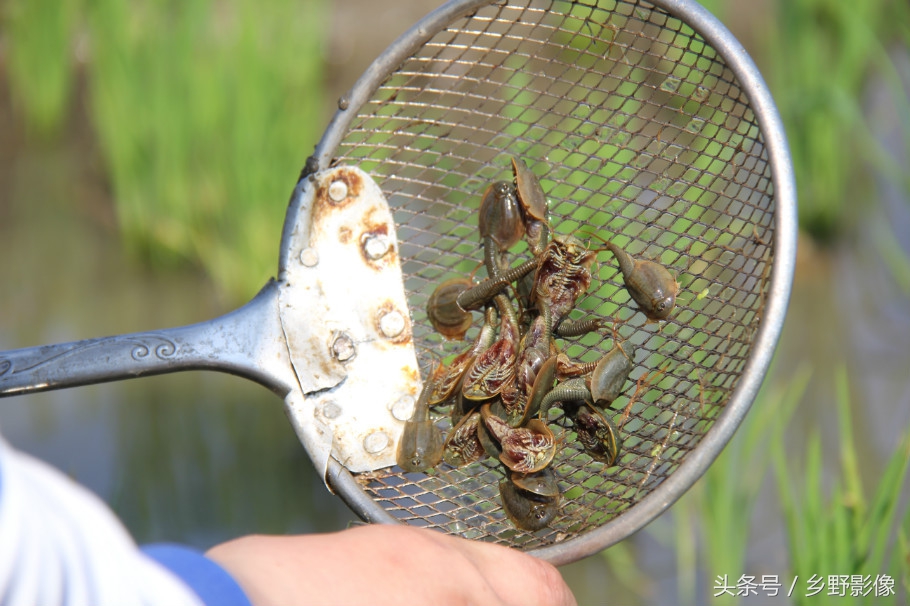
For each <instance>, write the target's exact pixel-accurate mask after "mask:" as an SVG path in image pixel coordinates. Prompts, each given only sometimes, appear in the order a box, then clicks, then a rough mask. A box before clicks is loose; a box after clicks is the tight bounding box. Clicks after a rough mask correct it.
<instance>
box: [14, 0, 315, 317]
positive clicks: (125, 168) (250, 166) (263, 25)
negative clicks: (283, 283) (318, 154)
mask: <svg viewBox="0 0 910 606" xmlns="http://www.w3.org/2000/svg"><path fill="white" fill-rule="evenodd" d="M325 11H326V9H325V3H324V2H323V1H322V0H275V1H273V2H270V3H268V4H267V5H261V4H260V3H258V2H255V1H254V0H183V1H181V2H161V1H154V0H138V1H135V2H123V1H122V0H38V1H33V0H11V1H10V2H8V3H7V5H6V7H5V10H4V12H3V14H2V27H3V29H4V30H5V31H7V32H8V38H7V44H8V48H7V56H8V64H9V80H10V86H11V88H12V93H13V95H14V98H15V99H16V101H17V105H18V107H19V108H20V109H21V111H22V113H23V115H24V117H25V119H26V121H27V123H28V125H29V129H30V131H31V132H34V133H37V134H38V135H39V136H43V137H50V136H52V135H53V134H54V131H55V130H57V129H59V128H60V127H61V125H62V124H63V122H64V118H65V117H66V115H67V111H68V109H69V107H70V104H71V102H72V98H73V96H74V86H73V84H74V82H75V81H76V80H77V77H78V76H83V75H84V78H85V82H86V84H87V93H88V95H87V96H88V102H89V113H90V115H91V119H92V124H93V127H94V130H95V132H96V134H97V137H98V141H99V145H100V149H101V153H102V156H103V161H104V164H105V167H106V169H107V177H108V179H109V182H110V187H111V189H112V190H113V197H114V200H115V204H116V213H117V219H118V222H119V226H120V228H121V233H122V236H123V239H124V242H125V243H126V246H127V247H128V249H129V250H130V251H132V252H133V253H134V254H136V255H138V256H139V257H140V258H143V259H145V260H147V261H150V262H152V263H154V264H159V265H164V266H168V265H172V264H174V263H182V262H186V261H190V262H193V263H197V264H201V266H202V267H203V268H204V269H205V271H206V272H208V273H209V274H210V275H211V276H212V277H213V278H214V280H215V281H216V283H218V284H219V285H220V287H221V288H222V289H224V291H225V292H226V293H227V294H228V296H230V297H231V298H233V299H245V298H249V297H250V296H252V295H253V294H255V292H256V290H257V289H258V288H259V287H260V286H261V285H262V284H264V283H265V281H266V279H267V278H268V277H269V276H270V275H273V274H274V273H275V271H276V265H277V256H278V255H277V253H278V237H279V235H280V234H281V225H282V223H283V219H284V210H285V208H286V206H287V201H288V199H289V196H290V193H291V191H292V189H293V186H294V183H295V180H296V177H297V174H298V173H299V171H300V168H301V166H302V165H303V162H304V160H305V158H306V157H307V155H308V154H309V153H310V151H311V146H312V145H313V144H315V142H316V141H317V139H318V137H319V135H320V134H321V132H322V130H323V127H324V125H323V124H322V123H321V122H322V119H321V118H322V115H323V114H322V109H323V106H324V103H323V101H324V99H323V97H324V93H323V86H322V77H323V74H322V71H323V65H324V59H323V47H324V44H325V32H326V27H325V22H326V12H325ZM36 74H40V77H35V75H36Z"/></svg>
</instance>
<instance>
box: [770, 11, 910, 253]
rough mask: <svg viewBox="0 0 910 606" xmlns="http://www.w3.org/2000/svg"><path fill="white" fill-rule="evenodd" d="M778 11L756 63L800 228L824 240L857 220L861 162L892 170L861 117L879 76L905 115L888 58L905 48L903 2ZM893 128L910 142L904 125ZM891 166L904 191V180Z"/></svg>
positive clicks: (909, 19) (909, 109) (866, 188)
mask: <svg viewBox="0 0 910 606" xmlns="http://www.w3.org/2000/svg"><path fill="white" fill-rule="evenodd" d="M776 6H777V19H776V23H775V25H776V27H774V28H773V29H772V30H771V31H769V32H768V36H767V38H766V39H765V46H764V48H763V56H762V57H761V62H762V63H764V69H765V71H766V76H767V77H768V80H769V83H770V85H771V88H772V92H773V93H774V97H775V100H776V102H777V104H778V107H779V109H780V112H781V115H782V117H783V119H784V122H785V126H786V130H787V134H788V137H789V141H790V148H791V153H792V155H793V163H794V168H795V171H796V175H797V186H798V194H799V201H800V223H801V226H802V228H803V230H805V231H806V232H808V233H809V234H810V235H812V236H813V237H815V238H816V239H818V240H820V241H831V240H833V239H834V238H836V237H838V236H839V234H840V233H841V232H842V231H843V230H844V228H845V227H846V226H847V224H848V221H850V220H851V219H853V218H855V216H852V215H850V212H851V207H853V212H856V210H858V209H856V206H857V205H856V204H852V203H851V201H855V200H862V199H865V198H868V197H869V194H870V189H871V184H870V183H869V182H868V179H866V178H864V176H863V171H864V169H865V167H864V166H863V162H862V158H867V159H869V160H871V161H873V162H875V163H876V164H879V165H882V166H885V167H888V166H890V164H893V160H889V159H888V158H887V155H886V154H885V153H884V152H883V150H882V149H881V147H880V145H879V143H878V142H876V141H875V140H874V138H873V136H872V133H871V132H870V129H869V127H868V124H867V123H866V117H865V116H864V114H863V107H862V98H863V94H864V93H865V92H866V91H865V87H866V86H867V85H868V84H869V81H870V75H871V74H874V73H878V74H881V75H882V76H884V78H885V81H886V82H887V83H888V88H889V92H890V93H891V95H892V96H893V97H894V99H895V102H896V103H897V106H898V108H899V111H898V114H899V115H901V114H902V115H905V116H906V115H908V114H910V100H908V98H907V95H906V92H905V91H904V89H903V88H902V87H901V86H900V84H899V82H898V79H897V77H896V71H895V67H894V64H893V61H892V59H891V57H890V56H889V55H888V47H889V45H892V44H895V43H903V44H904V45H905V46H906V45H907V44H908V43H910V27H908V25H907V24H908V23H910V6H908V5H907V3H906V2H903V1H900V0H898V1H892V0H876V1H869V2H861V3H852V2H850V3H848V2H840V1H839V0H778V2H777V3H776ZM895 127H896V128H903V131H904V133H905V135H908V136H907V137H906V139H907V141H910V127H908V123H907V121H904V123H903V124H896V125H895ZM890 168H891V173H892V174H895V175H901V176H900V179H899V182H902V183H903V184H904V186H905V188H906V189H907V191H908V192H910V182H908V181H907V179H906V176H904V175H902V174H901V173H899V172H897V170H896V167H893V166H892V167H890Z"/></svg>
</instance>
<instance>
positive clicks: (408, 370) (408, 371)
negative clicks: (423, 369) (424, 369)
mask: <svg viewBox="0 0 910 606" xmlns="http://www.w3.org/2000/svg"><path fill="white" fill-rule="evenodd" d="M401 372H402V374H403V375H404V376H405V379H404V380H405V381H407V382H408V384H409V385H410V389H411V391H414V392H416V391H417V388H416V387H415V386H416V385H417V382H418V381H420V372H418V370H417V369H416V368H414V367H413V366H404V367H402V369H401ZM413 395H416V394H413Z"/></svg>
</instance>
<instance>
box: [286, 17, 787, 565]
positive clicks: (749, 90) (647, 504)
mask: <svg viewBox="0 0 910 606" xmlns="http://www.w3.org/2000/svg"><path fill="white" fill-rule="evenodd" d="M496 3H497V2H495V1H493V2H491V1H490V0H451V1H450V2H447V3H446V4H444V5H443V6H441V7H439V8H437V9H436V10H434V11H432V12H431V13H429V14H428V15H427V16H426V17H424V18H423V19H422V20H420V21H419V22H418V23H416V24H415V25H414V26H412V27H411V28H410V29H409V30H408V31H406V32H405V33H404V34H403V35H402V36H400V37H399V38H398V39H397V40H395V41H394V42H393V43H392V44H391V45H390V46H389V47H388V48H387V49H386V50H385V51H384V52H383V53H382V54H380V55H379V57H377V58H376V60H375V61H374V62H373V63H372V64H371V65H370V66H369V67H368V68H367V70H366V71H365V72H364V74H363V75H362V76H361V77H360V78H359V79H358V80H357V82H356V83H355V84H354V86H353V87H352V88H351V89H350V92H349V93H347V94H346V95H344V96H343V97H342V98H341V99H340V100H339V109H338V111H337V112H336V113H335V115H334V117H333V118H332V120H331V122H330V124H329V126H328V128H327V129H326V131H325V133H324V134H323V137H322V139H321V140H320V142H319V143H318V144H317V145H316V148H315V150H314V154H313V156H312V157H311V159H310V160H309V161H308V163H307V167H308V168H307V170H306V171H305V173H304V175H302V177H301V179H303V178H305V177H306V175H307V174H308V172H311V171H314V170H322V169H324V168H327V167H328V166H329V165H330V162H331V160H332V157H333V154H334V153H335V150H336V149H337V147H338V146H339V144H340V142H341V141H342V139H343V137H344V135H345V133H346V131H347V129H348V127H349V125H350V123H351V121H352V120H353V118H354V117H355V116H356V113H357V111H358V110H359V109H360V108H361V107H362V106H363V105H364V104H365V103H366V102H368V101H369V99H370V97H371V95H372V94H373V92H374V91H375V90H376V88H377V87H379V86H380V85H381V84H382V82H384V81H385V80H386V79H387V78H388V77H389V76H390V75H391V74H392V73H393V72H394V71H395V70H396V69H397V68H398V66H399V65H400V64H401V63H402V62H404V61H405V60H406V59H407V58H408V57H409V56H410V55H411V54H413V53H414V52H415V51H416V50H417V49H419V48H420V47H421V46H422V45H423V44H424V43H425V42H426V41H428V40H429V39H430V38H432V37H433V36H434V35H436V34H437V33H438V32H439V31H441V30H442V29H443V28H445V27H446V26H448V25H449V24H450V23H451V22H452V21H454V20H456V19H458V18H460V17H463V16H466V15H468V14H470V13H471V12H472V11H474V10H477V9H478V8H480V7H483V6H487V5H490V4H496ZM649 4H651V5H653V6H655V7H657V8H660V9H662V10H664V11H666V12H667V13H669V14H671V15H672V16H674V17H676V18H678V19H680V20H681V21H682V22H684V23H685V24H686V25H688V26H689V27H690V28H692V29H693V30H694V31H695V32H696V33H697V34H698V35H700V36H701V37H703V38H704V39H705V41H706V42H707V43H708V44H709V45H711V47H712V48H713V49H714V50H715V51H716V52H717V54H718V55H719V56H720V57H721V58H722V59H723V60H724V61H725V62H726V64H727V66H728V67H729V68H730V69H731V70H732V71H733V73H734V74H735V76H736V78H737V79H738V82H739V84H740V85H741V88H742V90H743V92H744V94H745V95H746V96H747V97H748V99H749V102H750V107H751V108H752V110H753V112H754V114H755V116H756V119H757V120H758V123H759V125H760V129H761V133H762V136H763V138H764V140H765V144H766V149H767V151H768V157H769V162H770V167H771V174H772V181H773V184H774V202H775V210H774V222H775V231H774V259H773V261H772V266H771V273H770V276H769V286H768V294H767V299H766V302H765V307H764V310H765V312H764V314H763V317H762V318H761V324H760V326H759V329H758V331H757V332H756V335H755V341H754V346H753V347H752V349H751V352H750V356H749V359H748V361H747V363H746V366H745V368H744V370H743V373H742V376H741V378H740V380H739V383H738V384H737V386H736V388H735V389H734V391H733V393H732V395H731V396H730V399H729V401H728V403H727V404H726V405H725V407H724V410H723V412H722V413H721V414H720V415H719V416H718V418H717V419H716V421H715V422H714V424H713V425H712V427H711V429H710V430H709V431H708V432H707V433H706V434H705V435H704V437H703V438H702V439H701V440H700V442H699V444H698V446H697V447H696V448H695V449H694V450H693V451H692V452H691V453H690V455H689V456H687V458H686V460H685V461H683V462H682V463H681V464H680V466H679V467H678V468H677V469H676V470H675V471H674V473H672V474H671V475H670V476H668V477H667V478H666V479H665V480H664V481H663V482H662V483H661V485H660V486H659V487H657V488H656V489H655V490H654V491H653V492H651V493H650V494H648V495H647V496H646V497H645V498H643V499H642V500H641V501H639V502H638V503H636V504H635V505H634V506H633V507H631V508H629V509H628V510H626V511H624V512H623V514H622V515H620V516H618V517H616V518H615V519H613V520H611V521H610V522H608V523H606V524H604V525H603V526H601V527H599V528H597V529H595V530H591V531H589V532H587V533H584V534H582V535H579V536H576V537H573V538H572V539H569V540H566V541H565V542H562V543H557V544H553V545H548V546H545V547H539V548H535V549H530V550H528V551H527V553H530V554H532V555H535V556H537V557H539V558H541V559H544V560H547V561H549V562H551V563H553V564H557V565H558V564H564V563H568V562H571V561H574V560H577V559H579V558H582V557H585V556H588V555H591V554H593V553H596V552H598V551H600V550H602V549H605V548H607V547H609V546H610V545H613V544H615V543H617V542H619V541H621V540H622V539H624V538H626V537H628V536H629V535H631V534H633V533H634V532H636V531H638V530H640V529H641V528H642V527H644V526H645V525H647V524H648V523H649V522H651V521H652V520H653V519H654V518H656V517H657V516H659V515H660V514H661V513H663V512H664V511H665V510H666V509H667V508H668V507H670V505H672V504H673V503H674V502H675V501H676V500H677V499H678V498H679V497H681V496H682V495H683V493H685V491H686V490H688V489H689V488H690V487H691V486H692V484H693V483H694V482H695V481H696V480H697V479H698V478H700V477H701V476H702V474H704V472H705V471H706V470H707V468H708V466H709V465H710V464H711V463H712V462H713V461H714V459H715V458H716V457H717V455H718V454H720V452H721V450H723V448H724V446H725V445H726V444H727V442H728V441H729V440H730V438H731V437H732V436H733V434H734V433H735V431H736V428H737V427H738V426H739V424H740V423H741V422H742V420H743V418H744V417H745V415H746V413H747V412H748V411H749V408H750V407H751V405H752V402H753V401H754V399H755V397H756V395H757V394H758V391H759V389H760V387H761V383H762V380H763V378H764V376H765V374H766V372H767V370H768V367H769V366H770V363H771V358H772V356H773V353H774V349H775V347H776V344H777V342H778V340H779V338H780V334H781V332H782V329H783V323H784V319H785V316H786V310H787V305H788V302H789V298H790V291H791V286H792V282H793V274H794V270H795V264H796V243H797V208H796V182H795V176H794V173H793V167H792V162H791V159H790V153H789V149H788V144H787V139H786V134H785V132H784V129H783V124H782V121H781V119H780V115H779V114H778V111H777V108H776V106H775V105H774V101H773V99H772V97H771V93H770V90H769V89H768V86H767V84H766V83H765V82H764V79H763V78H762V76H761V74H760V73H759V71H758V68H757V66H756V65H755V63H754V62H753V61H752V59H751V58H750V57H749V55H748V53H747V52H746V50H745V48H744V47H743V46H742V45H741V44H740V43H739V41H738V40H737V39H736V38H735V37H734V36H733V34H732V33H731V32H730V31H729V30H728V29H727V28H726V26H724V25H723V24H722V23H721V22H720V21H719V20H718V19H717V18H716V17H714V15H712V14H711V13H710V12H708V11H707V10H706V9H705V8H704V7H702V6H701V5H699V4H697V3H696V2H692V1H689V0H649ZM289 225H291V223H290V222H287V221H286V222H285V233H284V234H283V237H282V250H285V249H286V248H287V247H286V246H285V244H284V241H285V240H286V239H287V238H288V237H289V233H288V230H289ZM327 479H328V481H329V483H330V485H331V486H333V487H334V488H335V489H336V490H337V491H338V493H339V495H340V496H341V498H342V499H343V500H344V501H345V503H346V504H347V505H348V506H349V507H350V508H351V509H352V511H354V512H355V513H357V515H359V516H360V517H361V518H362V519H364V520H365V521H368V522H376V523H401V522H400V521H399V520H397V519H396V518H395V517H394V516H392V515H391V514H389V513H388V512H387V511H386V510H385V509H383V508H382V507H381V506H379V505H378V504H377V503H376V502H375V501H374V500H373V499H372V498H371V497H370V496H369V495H367V493H366V492H365V491H364V490H363V488H362V487H361V486H360V484H359V483H358V482H357V481H356V480H355V479H354V477H353V476H352V474H351V473H350V472H348V471H347V469H345V468H344V467H343V466H342V465H341V464H340V463H338V462H337V461H335V460H334V459H330V461H329V467H328V470H327Z"/></svg>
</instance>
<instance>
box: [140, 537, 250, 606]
mask: <svg viewBox="0 0 910 606" xmlns="http://www.w3.org/2000/svg"><path fill="white" fill-rule="evenodd" d="M141 551H142V553H144V554H145V555H147V556H148V557H150V558H152V559H153V560H155V561H156V562H158V563H159V564H161V565H162V566H164V567H165V568H167V569H168V570H170V571H171V572H173V573H174V574H175V575H177V576H178V577H180V579H181V580H182V581H183V582H184V583H186V584H187V585H189V587H190V588H191V589H192V590H193V591H194V592H196V595H198V596H199V598H200V599H201V600H202V601H203V602H204V603H205V604H206V606H216V605H217V606H252V604H251V603H250V600H249V599H248V598H247V597H246V594H245V593H244V592H243V589H241V588H240V585H238V584H237V581H235V580H234V578H233V577H232V576H231V575H229V574H228V573H227V571H225V570H224V569H223V568H222V567H221V566H219V565H218V564H216V563H215V562H213V561H212V560H210V559H208V558H207V557H205V556H204V555H203V554H201V553H199V552H198V551H196V550H194V549H191V548H189V547H185V546H183V545H175V544H172V543H154V544H151V545H144V546H142V548H141Z"/></svg>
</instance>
